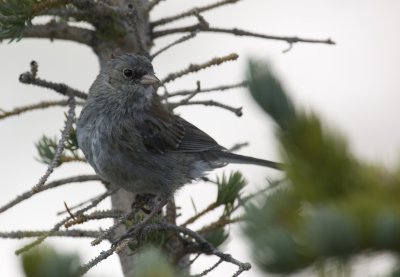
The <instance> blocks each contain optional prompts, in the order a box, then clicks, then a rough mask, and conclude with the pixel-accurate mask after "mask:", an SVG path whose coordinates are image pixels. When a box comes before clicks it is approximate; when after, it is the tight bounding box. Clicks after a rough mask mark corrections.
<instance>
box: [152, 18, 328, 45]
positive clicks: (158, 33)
mask: <svg viewBox="0 0 400 277" xmlns="http://www.w3.org/2000/svg"><path fill="white" fill-rule="evenodd" d="M193 31H201V32H210V33H223V34H230V35H235V36H246V37H256V38H263V39H270V40H279V41H286V42H288V43H292V44H293V43H298V42H304V43H322V44H330V45H334V44H336V43H335V42H334V41H333V40H332V39H330V38H329V39H308V38H301V37H291V36H286V37H285V36H273V35H265V34H260V33H255V32H250V31H246V30H242V29H238V28H232V29H227V28H217V27H207V28H205V27H204V26H203V25H201V24H199V23H198V24H194V25H190V26H186V27H177V28H171V29H165V30H160V31H154V32H153V34H152V37H153V39H156V38H159V37H162V36H167V35H171V34H176V33H186V32H193Z"/></svg>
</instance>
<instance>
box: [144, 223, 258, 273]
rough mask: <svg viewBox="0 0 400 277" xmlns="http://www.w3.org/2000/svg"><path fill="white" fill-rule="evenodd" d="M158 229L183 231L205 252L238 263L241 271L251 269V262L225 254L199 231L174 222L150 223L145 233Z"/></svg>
mask: <svg viewBox="0 0 400 277" xmlns="http://www.w3.org/2000/svg"><path fill="white" fill-rule="evenodd" d="M156 230H170V231H174V232H176V233H181V234H184V235H186V236H188V237H190V238H192V239H194V240H195V241H196V242H197V243H199V245H200V246H201V248H202V252H203V253H205V254H213V255H215V256H217V257H219V258H221V260H222V261H224V262H228V263H231V264H234V265H237V266H238V267H239V271H240V272H243V271H245V270H250V268H251V265H250V264H249V263H242V262H240V261H238V260H236V259H235V258H233V257H232V256H231V255H228V254H224V253H222V252H220V251H219V250H218V249H216V248H215V247H214V246H212V245H211V244H210V243H209V242H208V241H206V240H205V239H204V238H203V237H202V236H201V235H199V234H198V233H196V232H194V231H192V230H190V229H188V228H185V227H182V226H176V225H173V224H167V223H154V224H149V225H147V226H145V227H144V230H143V233H145V232H151V231H156ZM236 276H237V275H236Z"/></svg>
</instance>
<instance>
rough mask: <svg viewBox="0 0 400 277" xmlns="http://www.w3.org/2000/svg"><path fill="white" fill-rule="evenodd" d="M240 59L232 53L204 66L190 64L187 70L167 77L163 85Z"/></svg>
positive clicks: (212, 60) (203, 64) (214, 59)
mask: <svg viewBox="0 0 400 277" xmlns="http://www.w3.org/2000/svg"><path fill="white" fill-rule="evenodd" d="M238 57H239V56H238V55H237V54H236V53H232V54H229V55H227V56H224V57H217V58H213V59H211V60H210V61H208V62H205V63H202V64H190V65H189V66H188V67H187V68H186V69H183V70H181V71H178V72H175V73H170V74H168V75H167V77H165V78H164V79H163V80H162V81H161V82H162V83H163V84H165V83H169V82H171V81H174V80H175V79H178V78H180V77H182V76H184V75H187V74H189V73H194V72H198V71H200V70H202V69H205V68H208V67H211V66H215V65H220V64H222V63H224V62H228V61H235V60H237V58H238Z"/></svg>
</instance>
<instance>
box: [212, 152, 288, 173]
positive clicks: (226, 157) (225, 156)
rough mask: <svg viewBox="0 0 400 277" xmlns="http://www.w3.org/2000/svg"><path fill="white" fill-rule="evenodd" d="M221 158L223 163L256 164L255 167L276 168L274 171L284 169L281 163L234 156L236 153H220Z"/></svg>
mask: <svg viewBox="0 0 400 277" xmlns="http://www.w3.org/2000/svg"><path fill="white" fill-rule="evenodd" d="M219 158H220V161H221V162H225V163H236V164H254V165H260V166H265V167H270V168H274V169H278V170H282V169H283V165H282V164H281V163H277V162H273V161H268V160H263V159H257V158H253V157H249V156H243V155H239V154H234V153H230V152H222V153H219Z"/></svg>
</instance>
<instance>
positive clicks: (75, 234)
mask: <svg viewBox="0 0 400 277" xmlns="http://www.w3.org/2000/svg"><path fill="white" fill-rule="evenodd" d="M48 233H49V231H48V230H46V231H13V232H0V238H6V239H25V238H36V237H40V236H44V235H46V234H48ZM99 234H100V232H99V231H88V230H79V229H75V230H65V231H55V232H52V233H51V234H50V235H49V237H70V238H95V237H97V236H99Z"/></svg>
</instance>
